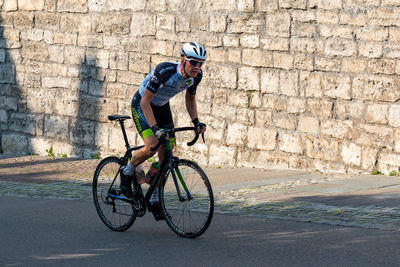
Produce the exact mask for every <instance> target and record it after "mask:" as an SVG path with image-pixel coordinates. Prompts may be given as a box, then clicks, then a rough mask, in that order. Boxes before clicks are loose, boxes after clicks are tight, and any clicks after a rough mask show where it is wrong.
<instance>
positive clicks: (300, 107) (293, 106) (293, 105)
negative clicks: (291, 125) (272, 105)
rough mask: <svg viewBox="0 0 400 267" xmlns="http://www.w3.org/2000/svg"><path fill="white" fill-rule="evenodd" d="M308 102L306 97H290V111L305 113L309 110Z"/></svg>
mask: <svg viewBox="0 0 400 267" xmlns="http://www.w3.org/2000/svg"><path fill="white" fill-rule="evenodd" d="M306 106H307V102H306V100H305V99H302V98H297V97H290V98H289V99H288V104H287V112H288V113H303V112H305V111H306V110H307V107H306Z"/></svg>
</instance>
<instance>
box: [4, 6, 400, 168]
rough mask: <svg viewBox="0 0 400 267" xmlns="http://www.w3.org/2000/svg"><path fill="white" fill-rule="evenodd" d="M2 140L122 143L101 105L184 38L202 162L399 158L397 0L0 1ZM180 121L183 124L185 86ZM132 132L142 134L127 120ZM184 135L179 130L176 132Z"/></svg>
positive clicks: (394, 164) (363, 162)
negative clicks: (202, 129) (201, 55)
mask: <svg viewBox="0 0 400 267" xmlns="http://www.w3.org/2000/svg"><path fill="white" fill-rule="evenodd" d="M0 6H1V26H2V29H1V33H2V34H1V36H2V37H1V38H0V69H1V71H0V84H1V89H0V136H1V137H0V138H1V147H2V150H3V152H5V153H17V152H19V153H40V154H46V152H45V150H46V149H49V148H50V147H53V150H54V152H55V153H61V154H64V153H66V154H68V155H69V156H74V155H79V156H85V157H88V156H90V155H94V154H97V153H99V152H100V153H101V155H102V156H106V155H108V154H116V153H120V152H122V151H123V150H124V143H123V139H122V137H121V134H120V130H119V127H118V125H116V124H115V123H110V122H108V121H107V119H106V117H107V115H108V114H114V113H120V114H129V115H130V99H131V97H132V95H133V94H134V92H135V91H136V90H137V88H138V85H139V83H140V82H141V80H142V79H143V78H144V76H145V75H146V74H147V73H148V72H149V71H150V70H151V68H152V67H154V66H155V65H156V64H157V63H160V62H163V61H166V60H172V61H176V60H177V56H178V55H179V49H180V47H181V45H182V43H184V42H187V41H191V40H195V41H198V42H200V43H202V44H204V45H205V46H206V48H207V50H208V52H209V58H208V61H207V63H206V65H205V66H204V67H203V69H204V79H203V81H202V83H201V86H200V88H199V90H198V95H197V99H198V109H199V114H200V116H199V117H200V119H201V120H202V121H204V122H206V123H207V125H208V130H207V135H206V137H207V143H205V144H203V143H198V144H196V146H194V147H192V148H190V149H189V148H187V147H186V145H184V144H183V145H179V146H178V151H179V153H180V154H181V155H184V156H188V157H190V158H193V159H195V160H196V161H198V162H200V163H202V164H209V165H216V166H221V165H229V166H251V167H262V168H302V169H318V170H321V171H333V172H360V171H361V172H371V171H372V170H380V171H383V172H386V173H388V172H390V171H393V170H394V171H397V172H398V171H399V166H400V104H399V100H400V85H399V84H400V83H399V82H400V76H399V75H400V60H399V59H400V45H399V42H400V2H399V1H398V0H268V1H267V0H202V1H200V0H199V1H195V0H162V1H160V0H147V1H145V0H114V1H111V0H109V1H107V0H0ZM172 103H173V107H172V108H173V111H174V117H175V121H176V124H177V125H179V126H183V125H187V124H189V123H190V120H189V117H188V115H187V114H186V111H185V107H184V98H183V95H180V96H178V97H177V98H176V99H174V100H173V101H172ZM128 134H129V138H130V140H131V143H132V144H137V143H140V142H141V141H140V138H138V136H137V135H136V130H135V128H134V127H133V124H132V122H129V124H128ZM181 137H182V138H180V140H182V141H183V140H184V139H187V138H188V137H187V136H181Z"/></svg>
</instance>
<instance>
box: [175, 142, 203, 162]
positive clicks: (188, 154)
mask: <svg viewBox="0 0 400 267" xmlns="http://www.w3.org/2000/svg"><path fill="white" fill-rule="evenodd" d="M208 150H209V149H208V147H207V145H206V144H201V143H196V145H195V146H191V147H188V146H187V144H186V143H182V144H178V149H177V152H176V153H175V152H174V154H176V155H177V156H178V157H181V158H185V159H191V160H194V161H195V162H197V164H204V165H207V164H208Z"/></svg>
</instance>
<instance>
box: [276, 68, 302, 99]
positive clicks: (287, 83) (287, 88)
mask: <svg viewBox="0 0 400 267" xmlns="http://www.w3.org/2000/svg"><path fill="white" fill-rule="evenodd" d="M298 77H299V74H298V73H297V72H289V71H281V73H280V92H281V93H282V94H283V95H286V96H298V95H299V88H298Z"/></svg>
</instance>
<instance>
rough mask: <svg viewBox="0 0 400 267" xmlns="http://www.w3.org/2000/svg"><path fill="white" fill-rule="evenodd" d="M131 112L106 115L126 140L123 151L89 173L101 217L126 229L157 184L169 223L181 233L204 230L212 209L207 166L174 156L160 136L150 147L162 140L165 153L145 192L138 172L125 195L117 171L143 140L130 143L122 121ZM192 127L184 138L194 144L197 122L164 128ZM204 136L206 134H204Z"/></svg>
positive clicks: (192, 235)
mask: <svg viewBox="0 0 400 267" xmlns="http://www.w3.org/2000/svg"><path fill="white" fill-rule="evenodd" d="M130 118H131V117H130V116H122V115H110V116H108V119H109V120H110V121H115V120H116V121H118V122H119V124H120V126H121V130H122V134H123V137H124V141H125V147H126V152H125V154H124V156H123V157H121V158H118V157H116V156H109V157H107V158H105V159H103V160H102V161H101V162H100V163H99V165H98V166H97V168H96V171H95V173H94V177H93V183H92V190H93V200H94V204H95V207H96V210H97V213H98V215H99V216H100V219H101V220H102V221H103V223H104V224H105V225H106V226H107V227H108V228H110V229H111V230H113V231H125V230H127V229H129V228H130V227H131V226H132V225H133V223H134V222H135V220H136V217H142V216H144V215H145V214H146V210H147V209H148V208H149V207H150V202H149V200H150V197H151V195H152V193H153V191H154V188H155V187H156V185H157V184H158V185H159V200H160V209H161V213H162V216H163V217H164V219H165V221H166V223H167V224H168V226H169V227H170V228H171V229H172V230H173V231H174V232H175V233H176V234H178V235H179V236H181V237H186V238H196V237H198V236H200V235H202V234H203V233H204V232H205V231H206V230H207V228H208V226H209V225H210V223H211V220H212V217H213V213H214V196H213V192H212V188H211V184H210V182H209V180H208V178H207V175H206V174H205V172H204V171H203V170H202V169H201V168H200V166H198V165H197V164H196V163H195V162H193V161H190V160H186V159H179V158H178V157H175V156H173V153H172V149H171V146H170V143H169V141H168V140H167V139H166V138H161V139H160V140H159V142H158V144H157V145H156V146H155V147H153V148H151V150H152V151H155V150H157V149H158V147H159V146H160V145H163V146H164V147H165V150H166V156H165V159H164V160H163V162H161V164H160V168H159V170H158V171H157V173H156V174H155V175H154V177H153V179H152V180H151V182H150V186H149V188H148V190H147V192H146V194H144V193H143V190H142V187H141V185H139V183H138V182H137V179H136V177H134V178H133V179H132V183H133V187H132V188H133V189H132V195H133V197H132V198H131V199H130V198H126V197H125V196H124V195H123V194H122V192H121V190H120V188H119V186H120V180H121V179H120V171H121V167H122V166H126V165H127V163H128V160H129V159H130V158H131V157H132V152H133V151H135V150H138V149H140V148H142V147H144V146H143V145H141V146H134V147H130V145H129V142H128V138H127V135H126V131H125V127H124V121H125V120H126V119H130ZM182 131H194V132H195V137H194V138H193V140H192V141H190V142H189V143H187V145H188V146H191V145H194V144H195V143H196V142H197V140H198V138H199V134H198V133H197V132H196V128H195V127H182V128H174V129H167V134H168V135H170V134H171V133H176V132H182ZM202 137H203V141H204V135H202Z"/></svg>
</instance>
